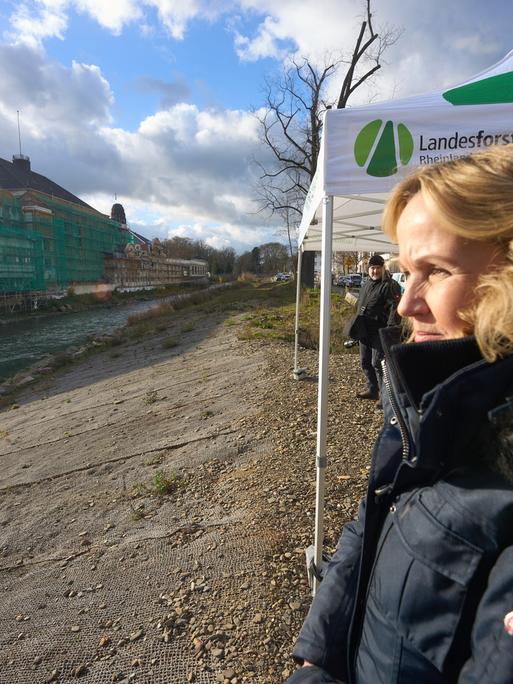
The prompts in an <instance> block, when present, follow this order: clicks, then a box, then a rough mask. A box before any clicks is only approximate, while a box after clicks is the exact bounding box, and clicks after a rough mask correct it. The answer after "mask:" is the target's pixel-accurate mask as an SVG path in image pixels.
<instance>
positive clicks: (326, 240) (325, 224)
mask: <svg viewBox="0 0 513 684" xmlns="http://www.w3.org/2000/svg"><path fill="white" fill-rule="evenodd" d="M332 235H333V197H332V196H331V195H329V196H325V197H324V198H323V202H322V252H321V254H322V261H321V307H320V308H321V312H320V337H319V384H318V394H317V452H316V465H317V486H316V494H315V541H314V544H315V565H316V567H317V569H318V570H320V569H321V563H322V548H323V538H324V489H325V482H324V479H325V471H326V432H327V424H328V361H329V351H330V309H331V243H332ZM318 584H319V581H318V580H317V578H316V577H314V582H313V593H314V594H315V592H316V591H317V587H318Z"/></svg>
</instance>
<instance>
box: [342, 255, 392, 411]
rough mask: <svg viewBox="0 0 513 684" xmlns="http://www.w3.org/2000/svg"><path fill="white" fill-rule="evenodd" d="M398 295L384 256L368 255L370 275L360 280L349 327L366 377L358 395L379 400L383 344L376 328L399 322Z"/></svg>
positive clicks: (361, 397) (378, 329)
mask: <svg viewBox="0 0 513 684" xmlns="http://www.w3.org/2000/svg"><path fill="white" fill-rule="evenodd" d="M400 298H401V288H400V286H399V284H398V283H396V281H395V280H392V278H391V277H390V274H389V273H388V272H387V271H385V261H384V259H383V257H382V256H380V255H379V254H375V255H374V256H371V258H370V259H369V278H368V280H367V281H366V282H365V283H364V284H363V286H362V288H361V290H360V296H359V297H358V302H357V304H356V313H357V325H356V326H353V328H352V329H351V330H350V336H351V337H352V338H353V339H357V340H359V342H360V363H361V366H362V370H363V373H364V375H365V379H366V380H367V389H366V390H364V391H362V392H358V393H357V394H356V396H357V397H358V398H359V399H374V400H376V401H377V402H378V403H381V401H380V395H381V384H382V378H383V374H382V369H381V362H382V360H383V348H382V346H381V340H380V337H379V331H380V329H381V328H384V327H385V326H388V325H395V324H397V323H398V322H399V319H398V317H397V313H396V309H397V304H398V302H399V299H400Z"/></svg>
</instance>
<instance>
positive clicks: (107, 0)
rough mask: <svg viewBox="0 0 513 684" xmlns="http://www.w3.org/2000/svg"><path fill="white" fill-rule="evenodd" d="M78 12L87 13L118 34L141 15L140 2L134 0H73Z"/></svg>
mask: <svg viewBox="0 0 513 684" xmlns="http://www.w3.org/2000/svg"><path fill="white" fill-rule="evenodd" d="M71 4H73V5H74V6H75V9H76V10H77V11H78V12H84V13H86V14H89V16H91V17H92V18H93V19H95V20H96V21H97V22H98V23H99V24H100V26H103V27H104V28H106V29H109V31H111V32H112V33H114V34H115V35H119V34H120V33H121V31H122V30H123V27H124V26H125V25H127V24H131V23H133V22H135V21H137V20H139V19H141V17H142V16H143V12H142V10H141V7H140V4H141V3H138V2H136V1H135V0H73V1H70V5H71Z"/></svg>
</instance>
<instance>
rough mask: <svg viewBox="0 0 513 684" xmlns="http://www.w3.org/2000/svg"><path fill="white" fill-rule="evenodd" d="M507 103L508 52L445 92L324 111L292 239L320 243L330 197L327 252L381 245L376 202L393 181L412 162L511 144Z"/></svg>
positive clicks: (306, 245) (307, 245) (511, 81)
mask: <svg viewBox="0 0 513 684" xmlns="http://www.w3.org/2000/svg"><path fill="white" fill-rule="evenodd" d="M512 103H513V52H510V53H509V54H508V55H506V57H504V59H502V60H501V61H500V62H498V63H497V64H495V65H494V66H493V67H491V68H490V69H487V70H486V71H484V72H482V73H480V74H478V75H477V76H474V77H473V78H471V79H469V80H468V81H465V82H463V83H461V84H458V85H456V86H453V87H451V88H448V89H447V90H445V91H441V92H436V93H430V94H428V95H419V96H417V97H411V98H408V99H404V100H396V101H390V102H383V103H379V104H375V105H369V106H366V107H354V108H349V109H333V110H329V111H328V112H326V115H325V120H324V127H323V137H322V141H321V151H320V155H319V159H318V164H317V172H316V174H315V177H314V179H313V181H312V184H311V186H310V190H309V192H308V196H307V198H306V201H305V206H304V210H303V218H302V221H301V226H300V230H299V245H300V246H301V247H302V249H303V250H309V251H311V250H314V251H318V250H319V249H320V244H321V228H322V226H321V204H322V200H323V198H324V197H326V196H332V197H335V198H336V200H335V202H334V207H333V250H334V251H344V250H345V251H353V250H355V249H356V250H361V251H380V250H383V251H388V248H387V246H388V245H389V242H388V240H387V239H386V238H384V237H383V236H378V233H379V232H380V231H379V227H380V223H381V222H380V212H379V207H380V206H382V204H383V203H384V199H385V198H386V196H387V194H388V193H389V191H390V190H391V189H392V187H393V186H394V185H395V184H396V183H397V181H399V180H400V179H401V178H404V176H406V175H407V174H408V172H409V171H410V170H412V169H413V168H415V167H417V166H419V165H423V164H424V165H425V164H432V163H436V162H439V161H445V160H448V159H455V158H458V157H461V156H465V155H468V154H471V153H472V152H475V151H477V150H480V149H483V148H486V147H488V146H490V145H493V144H508V143H513V120H512V117H511V114H512ZM380 240H381V241H382V240H384V241H385V244H384V246H382V245H381V244H379V241H380Z"/></svg>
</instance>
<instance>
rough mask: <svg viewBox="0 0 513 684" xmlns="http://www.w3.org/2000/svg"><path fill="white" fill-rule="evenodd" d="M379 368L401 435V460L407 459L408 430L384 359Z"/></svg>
mask: <svg viewBox="0 0 513 684" xmlns="http://www.w3.org/2000/svg"><path fill="white" fill-rule="evenodd" d="M381 368H382V369H383V382H384V383H385V387H386V388H387V392H388V396H389V397H390V403H391V404H392V410H393V412H394V416H395V419H396V420H397V425H398V427H399V432H400V433H401V441H402V443H403V459H405V460H406V459H408V456H409V455H410V439H409V435H408V428H407V426H406V423H405V421H404V418H403V415H402V413H401V410H400V408H399V405H398V403H397V400H396V398H395V395H394V393H393V391H392V384H391V382H390V377H389V375H388V369H387V365H386V363H385V359H383V360H382V361H381Z"/></svg>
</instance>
